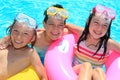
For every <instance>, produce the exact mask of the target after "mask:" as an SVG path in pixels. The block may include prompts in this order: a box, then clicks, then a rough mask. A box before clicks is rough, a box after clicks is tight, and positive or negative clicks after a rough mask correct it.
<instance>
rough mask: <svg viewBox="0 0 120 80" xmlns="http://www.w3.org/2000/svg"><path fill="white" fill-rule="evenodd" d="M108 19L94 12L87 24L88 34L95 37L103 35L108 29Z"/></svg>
mask: <svg viewBox="0 0 120 80" xmlns="http://www.w3.org/2000/svg"><path fill="white" fill-rule="evenodd" d="M110 21H111V19H109V18H108V17H106V16H104V15H100V14H95V16H93V17H92V20H91V23H90V26H89V32H90V35H92V37H93V38H95V39H99V38H101V37H103V36H104V35H105V34H106V32H107V31H108V28H109V25H110Z"/></svg>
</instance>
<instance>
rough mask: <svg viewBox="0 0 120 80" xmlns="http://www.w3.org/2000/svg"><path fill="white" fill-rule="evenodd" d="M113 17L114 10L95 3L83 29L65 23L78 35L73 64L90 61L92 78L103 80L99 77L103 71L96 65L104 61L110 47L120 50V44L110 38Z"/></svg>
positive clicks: (100, 65)
mask: <svg viewBox="0 0 120 80" xmlns="http://www.w3.org/2000/svg"><path fill="white" fill-rule="evenodd" d="M114 18H115V11H114V10H112V9H110V8H107V7H105V6H102V5H97V6H95V7H94V8H93V10H92V12H91V14H90V16H89V18H88V20H87V23H86V26H85V29H82V28H81V27H76V26H74V25H71V24H68V25H67V27H68V29H69V30H70V31H72V32H75V33H76V34H77V35H78V37H79V39H78V42H77V46H76V52H75V57H74V60H73V66H74V67H75V66H76V65H77V64H81V63H83V62H90V63H91V64H92V67H93V69H94V70H93V72H92V74H93V75H92V79H93V80H103V79H104V80H105V78H104V77H101V75H102V76H104V73H103V71H101V70H100V68H98V67H102V65H103V64H104V63H105V61H106V59H107V57H108V56H109V51H110V50H111V49H114V50H116V51H118V52H120V51H119V50H120V45H119V44H118V43H116V42H115V41H113V40H112V39H111V38H110V27H111V23H112V20H113V19H114ZM77 68H78V67H76V69H77ZM97 73H98V74H99V75H98V74H97ZM97 77H99V78H97Z"/></svg>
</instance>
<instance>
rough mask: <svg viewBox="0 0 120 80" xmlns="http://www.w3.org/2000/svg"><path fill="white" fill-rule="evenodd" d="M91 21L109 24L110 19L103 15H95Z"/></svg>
mask: <svg viewBox="0 0 120 80" xmlns="http://www.w3.org/2000/svg"><path fill="white" fill-rule="evenodd" d="M92 19H93V20H97V21H102V22H103V23H110V21H111V19H110V18H108V17H107V16H106V15H104V14H97V13H96V14H95V15H94V16H93V18H92Z"/></svg>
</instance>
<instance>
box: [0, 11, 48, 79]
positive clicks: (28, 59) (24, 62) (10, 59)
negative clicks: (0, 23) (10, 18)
mask: <svg viewBox="0 0 120 80" xmlns="http://www.w3.org/2000/svg"><path fill="white" fill-rule="evenodd" d="M36 29H37V25H36V21H35V20H34V19H32V18H31V17H29V16H27V15H25V14H23V13H19V14H18V15H17V16H16V18H15V20H14V22H13V24H12V25H11V26H10V27H9V28H8V29H7V30H8V32H9V33H10V40H11V45H9V46H8V47H7V48H5V49H3V50H0V62H1V63H0V80H6V79H7V78H9V77H11V76H13V75H15V74H16V73H18V72H20V71H22V70H23V69H25V68H26V67H28V66H30V65H32V66H33V67H34V68H35V70H36V73H37V74H38V76H39V78H40V80H47V75H46V72H45V69H44V67H43V65H42V63H41V61H40V58H39V56H38V54H37V53H36V51H35V50H34V49H33V46H34V43H35V40H36ZM28 44H31V46H28ZM15 67H16V68H15Z"/></svg>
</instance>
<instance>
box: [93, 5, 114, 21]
mask: <svg viewBox="0 0 120 80" xmlns="http://www.w3.org/2000/svg"><path fill="white" fill-rule="evenodd" d="M93 12H97V13H102V14H105V15H107V16H108V17H109V18H111V19H112V20H113V19H115V16H116V13H115V11H114V10H112V9H111V8H107V7H105V6H102V5H100V4H98V5H97V6H96V7H95V8H94V9H93Z"/></svg>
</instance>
